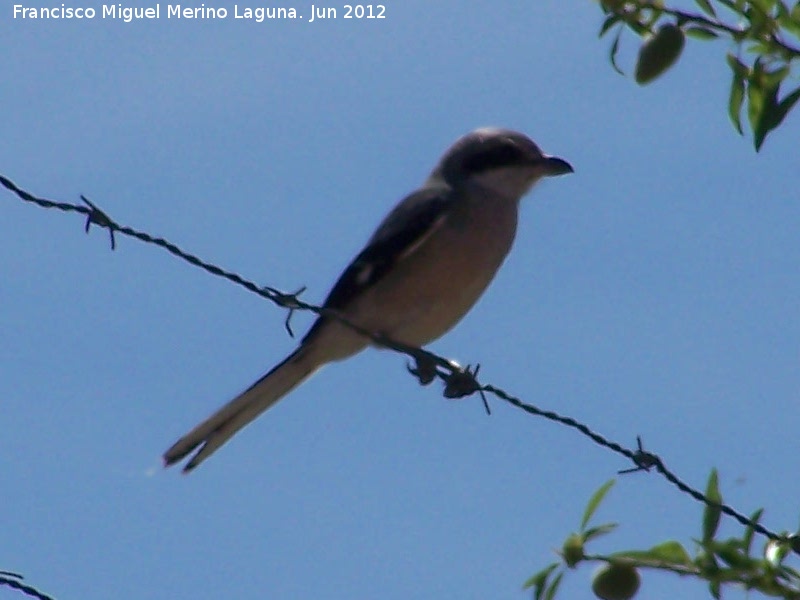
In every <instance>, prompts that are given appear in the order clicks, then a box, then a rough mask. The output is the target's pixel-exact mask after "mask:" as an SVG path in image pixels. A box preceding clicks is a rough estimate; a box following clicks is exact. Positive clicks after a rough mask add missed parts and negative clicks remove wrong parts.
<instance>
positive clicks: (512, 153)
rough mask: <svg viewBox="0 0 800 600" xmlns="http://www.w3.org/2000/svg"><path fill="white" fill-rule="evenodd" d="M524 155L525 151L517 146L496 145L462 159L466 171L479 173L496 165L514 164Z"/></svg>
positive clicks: (520, 160)
mask: <svg viewBox="0 0 800 600" xmlns="http://www.w3.org/2000/svg"><path fill="white" fill-rule="evenodd" d="M524 157H525V153H524V152H523V151H522V150H521V149H520V148H518V147H517V146H510V145H503V146H496V147H494V148H488V149H486V150H484V151H482V152H478V153H476V154H473V155H472V156H470V157H468V158H467V159H466V160H465V161H464V170H465V171H467V172H468V173H479V172H481V171H486V170H488V169H494V168H497V167H506V166H511V165H516V164H519V163H520V162H522V160H523V159H524Z"/></svg>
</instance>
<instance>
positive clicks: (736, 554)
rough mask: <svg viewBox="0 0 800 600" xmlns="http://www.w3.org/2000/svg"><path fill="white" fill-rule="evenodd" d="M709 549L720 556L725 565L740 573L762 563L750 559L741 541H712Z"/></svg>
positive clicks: (709, 543)
mask: <svg viewBox="0 0 800 600" xmlns="http://www.w3.org/2000/svg"><path fill="white" fill-rule="evenodd" d="M707 547H708V549H709V550H710V551H712V552H714V554H716V555H717V556H719V558H720V559H721V560H722V561H723V562H724V563H726V564H727V565H728V566H730V567H733V568H734V569H736V570H739V571H746V570H749V569H752V568H755V567H756V566H757V565H758V564H759V563H760V560H756V559H753V558H750V557H749V556H747V554H746V553H744V552H742V542H741V540H737V539H729V540H726V541H724V542H715V541H713V540H711V541H709V542H708V546H707Z"/></svg>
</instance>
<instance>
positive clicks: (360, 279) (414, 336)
mask: <svg viewBox="0 0 800 600" xmlns="http://www.w3.org/2000/svg"><path fill="white" fill-rule="evenodd" d="M572 172H573V168H572V166H571V165H570V164H569V163H568V162H567V161H565V160H564V159H561V158H558V157H555V156H549V155H546V154H544V153H543V152H542V151H541V150H540V149H539V147H538V146H537V145H536V144H535V143H534V142H533V140H531V139H530V138H529V137H528V136H526V135H525V134H523V133H520V132H518V131H514V130H511V129H503V128H496V127H484V128H480V129H476V130H474V131H472V132H470V133H467V134H466V135H463V136H462V137H460V138H459V139H458V140H456V141H455V143H453V145H452V146H450V147H449V148H448V149H447V150H446V151H445V153H444V154H443V155H442V157H441V158H440V159H439V161H438V163H437V164H436V166H435V167H434V169H433V171H432V172H431V173H430V175H429V176H428V178H427V179H426V180H425V182H424V183H423V184H422V186H421V187H420V188H419V189H417V190H416V191H414V192H412V193H411V194H409V195H408V196H406V197H405V198H404V199H403V200H401V201H400V202H399V203H398V204H397V205H396V206H395V207H394V208H393V209H392V210H391V211H390V212H389V213H388V215H387V216H386V217H385V218H384V219H383V221H382V222H381V223H380V224H379V225H378V227H377V229H376V230H375V232H374V233H373V234H372V236H371V237H370V238H369V240H368V241H367V243H366V245H365V246H364V248H363V250H361V252H359V253H358V255H357V256H356V257H355V258H354V259H353V261H352V262H351V263H350V264H349V266H348V267H347V268H346V269H345V270H344V271H343V272H342V274H341V276H340V277H339V279H338V280H337V281H336V283H335V284H334V286H333V287H332V288H331V290H330V292H329V294H328V296H327V298H326V300H325V302H324V304H323V307H324V309H326V310H324V311H323V312H322V313H321V315H320V316H319V317H318V318H317V319H316V321H315V322H314V323H313V325H312V326H311V328H310V329H309V331H308V333H307V334H306V335H305V336H304V337H303V338H302V340H301V341H300V343H299V345H298V347H297V349H296V350H294V352H292V353H291V354H290V355H289V356H287V357H286V358H285V359H284V360H283V361H281V362H280V363H279V364H277V365H276V366H275V367H273V368H272V369H271V370H269V371H268V372H267V373H266V374H265V375H263V376H262V377H261V378H260V379H258V380H257V381H256V382H255V383H253V384H252V385H251V386H250V387H249V388H247V389H246V390H244V391H243V392H242V393H241V394H239V395H238V396H237V397H235V398H234V399H233V400H231V401H230V402H228V403H227V404H225V405H224V406H222V407H221V408H220V409H219V410H217V411H216V412H215V413H214V414H212V415H211V416H210V417H208V418H207V419H206V420H205V421H203V422H202V423H200V424H199V425H197V426H196V427H195V428H194V429H192V430H191V431H189V432H188V433H187V434H186V435H184V436H183V437H181V438H180V439H179V440H178V441H177V442H175V444H174V445H173V446H171V447H170V448H169V449H168V450H167V451H166V452H165V453H164V455H163V461H164V465H165V466H171V465H174V464H176V463H179V462H181V461H183V460H184V459H186V457H188V456H189V455H190V454H191V457H189V460H188V461H187V462H186V464H185V466H184V467H183V471H184V473H188V472H190V471H192V470H193V469H195V468H196V467H197V466H198V465H199V464H200V463H202V462H203V461H205V460H206V459H207V458H208V457H209V456H211V455H212V454H213V453H214V452H216V451H217V450H219V448H220V447H221V446H222V445H223V444H225V443H226V442H227V441H228V440H230V439H231V438H232V437H233V436H234V435H235V434H236V433H237V432H238V431H239V430H241V429H242V428H243V427H245V426H246V425H248V424H249V423H250V422H252V421H253V420H254V419H256V417H258V416H259V415H260V414H261V413H263V412H264V411H266V410H267V409H268V408H270V407H271V406H273V405H274V404H275V403H276V402H278V400H280V399H281V398H283V397H284V396H285V395H287V394H288V393H289V392H291V391H292V390H293V389H294V388H296V387H297V386H298V385H300V384H301V383H302V382H303V381H305V380H306V379H307V378H308V377H310V376H311V375H312V374H313V373H314V372H315V371H317V370H318V369H319V368H320V367H322V366H323V365H325V364H327V363H330V362H335V361H340V360H344V359H346V358H348V357H350V356H352V355H354V354H356V353H358V352H360V351H361V350H363V349H365V348H366V347H368V346H370V345H375V344H374V342H373V340H372V339H370V338H368V337H366V336H364V335H363V334H361V333H358V332H356V331H355V330H354V329H353V328H351V327H348V325H347V324H345V323H344V322H342V321H341V320H339V319H337V318H335V317H331V316H330V315H331V314H334V315H339V316H340V317H342V318H343V319H344V320H346V321H348V322H350V323H352V324H355V325H357V326H358V327H359V328H361V329H362V331H369V332H373V333H374V334H375V335H378V336H382V337H384V338H388V339H390V340H393V341H396V342H400V343H401V344H405V345H407V346H414V347H422V346H425V345H427V344H428V343H430V342H432V341H433V340H436V339H438V338H439V337H441V336H442V335H444V334H445V333H446V332H447V331H449V330H450V329H452V328H453V327H454V326H455V325H456V323H458V322H459V321H460V320H461V319H462V318H463V317H464V315H466V314H467V312H468V311H469V310H470V309H471V308H472V306H473V305H474V304H475V303H476V302H477V301H478V299H479V298H480V296H481V294H482V293H483V292H484V290H485V289H486V288H487V287H488V285H489V283H490V282H491V281H492V279H493V278H494V276H495V274H496V273H497V271H498V269H499V268H500V266H501V264H502V263H503V261H504V260H505V258H506V256H507V255H508V253H509V251H510V249H511V246H512V243H513V241H514V238H515V236H516V230H517V215H518V207H519V204H520V200H521V199H522V198H523V197H524V196H525V195H526V194H527V193H528V192H529V191H530V189H531V188H532V187H533V185H534V184H535V183H536V182H537V181H538V180H540V179H541V178H543V177H550V176H556V175H564V174H567V173H572Z"/></svg>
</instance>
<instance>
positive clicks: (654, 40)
mask: <svg viewBox="0 0 800 600" xmlns="http://www.w3.org/2000/svg"><path fill="white" fill-rule="evenodd" d="M685 43H686V36H684V34H683V30H682V29H681V28H680V27H678V26H677V25H675V24H674V23H667V24H666V25H662V26H661V27H660V28H659V29H658V32H656V34H655V35H654V36H653V37H651V38H650V39H649V40H647V41H646V42H645V43H644V44H642V47H641V48H639V57H638V59H637V61H636V72H635V74H634V76H635V78H636V83H638V84H639V85H645V84H647V83H650V82H651V81H653V80H654V79H656V78H657V77H659V76H660V75H662V74H663V73H664V72H665V71H666V70H667V69H669V68H670V67H671V66H672V65H673V64H675V61H676V60H678V57H680V55H681V52H682V51H683V46H684V44H685Z"/></svg>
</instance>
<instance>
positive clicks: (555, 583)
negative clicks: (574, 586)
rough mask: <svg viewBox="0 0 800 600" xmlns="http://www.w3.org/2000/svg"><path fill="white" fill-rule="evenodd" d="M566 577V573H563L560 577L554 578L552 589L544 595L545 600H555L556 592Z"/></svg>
mask: <svg viewBox="0 0 800 600" xmlns="http://www.w3.org/2000/svg"><path fill="white" fill-rule="evenodd" d="M563 577H564V571H561V573H559V574H558V575H556V576H555V577H554V578H553V582H552V583H551V584H550V587H549V588H548V589H547V591H546V592H545V594H544V598H543V600H553V598H555V596H556V592H557V591H558V586H560V585H561V579H562V578H563Z"/></svg>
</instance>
